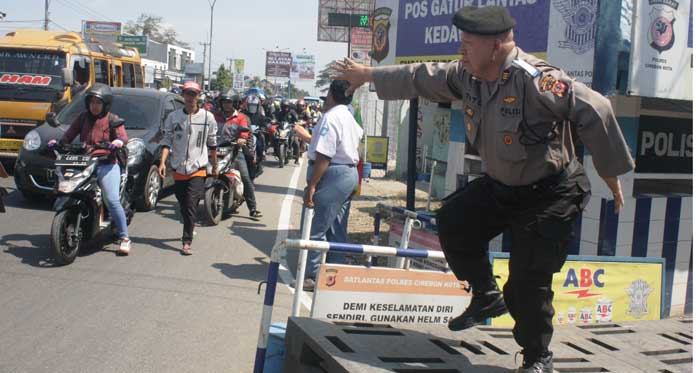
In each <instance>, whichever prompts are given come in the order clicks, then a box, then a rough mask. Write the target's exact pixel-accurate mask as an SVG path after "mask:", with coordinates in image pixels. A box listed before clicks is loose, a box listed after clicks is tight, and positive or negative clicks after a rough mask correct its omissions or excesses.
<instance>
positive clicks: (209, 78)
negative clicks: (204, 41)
mask: <svg viewBox="0 0 696 373" xmlns="http://www.w3.org/2000/svg"><path fill="white" fill-rule="evenodd" d="M216 2H217V0H213V2H212V3H211V2H210V0H208V4H210V39H208V46H210V58H209V59H208V89H210V81H211V80H212V77H213V76H212V75H210V72H211V66H212V63H213V8H215V3H216ZM203 68H204V69H205V65H203Z"/></svg>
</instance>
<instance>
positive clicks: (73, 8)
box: [58, 0, 92, 18]
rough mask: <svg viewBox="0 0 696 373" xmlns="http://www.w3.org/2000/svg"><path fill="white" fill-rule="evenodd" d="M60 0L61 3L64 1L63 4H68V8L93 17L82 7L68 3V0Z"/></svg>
mask: <svg viewBox="0 0 696 373" xmlns="http://www.w3.org/2000/svg"><path fill="white" fill-rule="evenodd" d="M58 1H59V2H60V3H62V4H63V5H65V6H67V7H68V8H70V9H72V10H74V11H75V12H78V13H80V14H82V15H83V16H86V17H87V18H92V16H91V15H89V14H87V13H85V12H84V11H83V10H82V9H80V8H77V7H75V6H74V5H72V4H70V3H68V2H67V1H65V0H58Z"/></svg>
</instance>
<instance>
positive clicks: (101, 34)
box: [82, 21, 121, 42]
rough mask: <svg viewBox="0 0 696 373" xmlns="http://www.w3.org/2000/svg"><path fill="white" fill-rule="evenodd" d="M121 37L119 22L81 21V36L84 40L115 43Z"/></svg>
mask: <svg viewBox="0 0 696 373" xmlns="http://www.w3.org/2000/svg"><path fill="white" fill-rule="evenodd" d="M118 35H121V22H99V21H82V36H83V37H84V38H85V39H89V38H95V39H98V40H104V41H111V42H115V41H116V39H117V37H118Z"/></svg>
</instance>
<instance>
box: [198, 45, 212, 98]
mask: <svg viewBox="0 0 696 373" xmlns="http://www.w3.org/2000/svg"><path fill="white" fill-rule="evenodd" d="M198 44H200V45H202V46H203V81H202V82H201V87H204V88H205V53H206V51H207V50H208V43H198ZM208 77H210V72H208ZM208 85H210V82H208Z"/></svg>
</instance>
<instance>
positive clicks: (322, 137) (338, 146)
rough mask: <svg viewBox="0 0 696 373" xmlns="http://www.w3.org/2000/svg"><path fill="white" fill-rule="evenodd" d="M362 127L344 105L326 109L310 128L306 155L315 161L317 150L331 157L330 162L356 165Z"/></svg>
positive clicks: (358, 158)
mask: <svg viewBox="0 0 696 373" xmlns="http://www.w3.org/2000/svg"><path fill="white" fill-rule="evenodd" d="M362 136H363V129H362V128H360V125H358V122H356V121H355V118H353V116H352V115H351V114H350V111H349V110H348V107H347V106H346V105H337V106H334V107H333V108H331V110H329V111H327V112H326V113H325V114H324V115H323V116H322V117H321V119H320V120H319V123H317V125H316V126H315V127H314V129H313V130H312V142H311V143H310V144H309V150H308V151H307V157H309V159H311V160H313V161H316V159H317V152H319V153H321V154H323V155H324V156H326V157H329V158H331V164H348V165H356V164H358V161H360V154H359V153H358V145H359V144H360V139H361V138H362Z"/></svg>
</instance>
